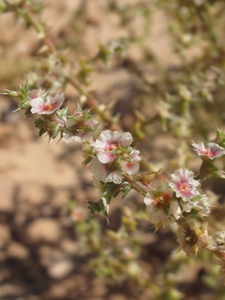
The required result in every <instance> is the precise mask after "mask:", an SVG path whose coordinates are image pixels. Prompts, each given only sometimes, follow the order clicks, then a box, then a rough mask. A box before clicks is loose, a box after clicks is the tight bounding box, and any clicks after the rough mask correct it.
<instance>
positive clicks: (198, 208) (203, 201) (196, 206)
mask: <svg viewBox="0 0 225 300" xmlns="http://www.w3.org/2000/svg"><path fill="white" fill-rule="evenodd" d="M180 204H181V207H182V210H183V211H185V212H188V213H190V212H191V211H192V210H193V212H195V214H198V216H200V217H206V216H208V215H209V214H210V208H209V206H210V205H209V199H208V197H207V196H206V195H197V196H195V197H193V198H192V199H191V200H189V201H186V202H181V203H180Z"/></svg>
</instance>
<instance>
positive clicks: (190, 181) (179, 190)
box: [169, 169, 200, 201]
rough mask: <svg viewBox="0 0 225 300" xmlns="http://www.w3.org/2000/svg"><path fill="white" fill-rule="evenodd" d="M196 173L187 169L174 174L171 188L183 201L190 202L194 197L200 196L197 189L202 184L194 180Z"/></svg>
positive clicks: (170, 183) (170, 184)
mask: <svg viewBox="0 0 225 300" xmlns="http://www.w3.org/2000/svg"><path fill="white" fill-rule="evenodd" d="M193 176H194V173H193V172H192V171H189V170H187V169H179V170H177V171H175V172H174V173H173V174H172V180H170V182H169V186H170V187H171V188H172V189H173V190H174V191H175V193H176V196H177V197H181V198H182V200H183V201H188V200H189V199H191V198H192V197H194V196H196V195H199V192H198V190H197V189H196V187H197V186H199V185H200V183H199V182H198V181H197V180H195V179H194V178H193Z"/></svg>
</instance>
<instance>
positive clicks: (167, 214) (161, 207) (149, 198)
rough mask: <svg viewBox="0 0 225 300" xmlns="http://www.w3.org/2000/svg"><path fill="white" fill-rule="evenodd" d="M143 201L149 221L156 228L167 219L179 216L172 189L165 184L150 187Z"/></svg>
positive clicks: (165, 222) (179, 212)
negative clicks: (155, 187)
mask: <svg viewBox="0 0 225 300" xmlns="http://www.w3.org/2000/svg"><path fill="white" fill-rule="evenodd" d="M144 203H145V204H146V206H147V210H148V213H149V216H150V221H151V222H152V223H153V224H155V227H156V229H158V228H159V227H160V226H163V227H164V226H166V225H167V224H168V223H169V221H172V220H174V219H175V220H177V219H179V218H180V216H181V208H180V206H179V203H178V201H175V200H173V197H172V190H171V189H170V188H169V186H168V185H167V184H162V185H161V186H159V187H158V188H157V189H152V190H151V192H150V193H149V194H147V195H146V197H145V198H144Z"/></svg>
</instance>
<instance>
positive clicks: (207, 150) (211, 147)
mask: <svg viewBox="0 0 225 300" xmlns="http://www.w3.org/2000/svg"><path fill="white" fill-rule="evenodd" d="M192 146H193V148H194V150H195V151H196V152H197V154H198V155H199V156H206V157H208V158H209V159H214V158H216V157H220V156H222V155H224V154H225V149H224V148H223V147H220V146H219V145H218V144H216V143H197V144H196V143H192Z"/></svg>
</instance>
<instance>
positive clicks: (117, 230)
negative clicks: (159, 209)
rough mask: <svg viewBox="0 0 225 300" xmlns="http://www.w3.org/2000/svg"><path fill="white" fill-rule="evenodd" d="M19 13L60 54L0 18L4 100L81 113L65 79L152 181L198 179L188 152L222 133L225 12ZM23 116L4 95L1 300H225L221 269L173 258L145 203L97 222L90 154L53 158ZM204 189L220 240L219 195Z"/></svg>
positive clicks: (79, 8) (110, 4)
mask: <svg viewBox="0 0 225 300" xmlns="http://www.w3.org/2000/svg"><path fill="white" fill-rule="evenodd" d="M3 2H4V1H2V3H0V4H1V5H3ZM20 2H21V3H22V4H23V5H24V6H23V5H22V6H20V8H21V7H26V8H28V10H29V11H30V12H31V14H32V15H33V16H34V18H35V19H37V20H41V22H43V23H45V24H46V28H47V32H48V33H49V36H50V37H51V39H52V41H53V42H54V44H55V47H56V48H57V49H58V54H57V55H55V56H54V54H51V55H47V54H46V52H45V50H46V49H45V48H44V47H45V46H44V45H43V44H42V41H41V40H40V39H39V38H38V35H37V33H36V32H35V30H34V28H33V27H32V26H31V25H30V24H29V22H28V21H27V22H26V20H25V18H24V15H23V10H22V9H20V10H18V9H17V10H16V9H15V10H14V8H13V9H8V11H7V12H4V13H1V15H0V66H1V67H0V89H1V91H3V89H12V90H18V89H19V86H20V85H24V84H25V82H26V80H27V79H28V81H29V82H31V85H33V86H34V88H38V87H42V88H46V89H48V88H53V90H55V91H61V90H62V89H63V90H64V92H65V95H66V101H67V102H66V103H69V105H70V108H71V110H72V109H74V108H76V106H77V103H78V100H79V99H80V92H79V91H78V90H77V89H75V88H74V86H72V85H70V84H65V82H63V83H62V81H63V80H61V77H62V73H66V72H67V73H69V74H70V76H74V78H77V79H78V82H79V84H80V86H82V87H84V88H85V89H86V90H88V91H89V92H91V93H92V95H93V97H94V98H95V99H96V101H97V103H98V104H99V105H101V106H102V107H103V109H105V111H107V109H109V111H110V112H111V114H112V116H114V118H115V119H114V120H115V121H114V122H115V124H117V125H119V126H120V128H121V129H122V130H123V131H130V132H131V133H132V134H133V135H134V137H135V142H136V145H137V147H138V149H140V150H141V154H142V155H143V157H144V162H145V165H147V166H148V167H149V168H150V169H154V170H159V169H160V168H163V170H164V171H165V172H166V173H167V172H168V174H171V172H172V171H173V170H174V169H176V168H178V167H179V166H180V167H182V166H184V165H186V166H189V167H190V168H192V169H193V170H194V171H196V170H197V169H198V168H199V166H200V164H201V161H200V159H198V158H196V157H195V156H194V155H193V153H192V154H191V152H190V149H189V148H188V146H187V145H190V143H191V142H192V141H195V142H198V141H199V140H203V141H205V140H207V139H210V138H212V137H213V136H215V131H216V127H217V126H218V127H220V129H223V126H224V119H225V112H224V97H223V95H224V66H225V61H224V57H225V56H224V49H225V46H224V38H223V36H224V34H223V32H224V27H225V19H224V15H225V14H224V12H225V5H224V3H223V1H204V0H201V1H200V0H199V1H197V0H196V1H181V0H180V1H178V0H176V1H175V0H173V1H168V2H170V3H165V2H167V1H153V0H152V1H144V0H143V1H141V0H123V1H122V3H120V1H110V0H95V1H90V0H89V1H88V0H81V1H79V0H65V1H53V0H44V1H38V0H33V1H9V3H11V4H15V5H17V4H16V3H20ZM105 45H107V46H105ZM104 47H105V48H104ZM102 49H103V50H104V51H106V50H107V51H108V52H107V51H106V53H107V55H109V56H110V55H111V53H113V55H112V57H110V58H109V59H108V57H103V56H101V55H103V54H104V53H105V52H104V51H103V50H102ZM115 49H116V50H115ZM99 53H100V54H99ZM97 54H99V55H100V57H99V56H97V57H96V55H97ZM107 55H106V56H107ZM104 58H105V59H104ZM106 58H107V59H106ZM106 60H107V61H106ZM67 62H69V63H68V64H67ZM52 66H53V67H54V68H53V67H52ZM60 76H61V77H60ZM79 80H80V81H79ZM106 108H107V109H106ZM16 109H17V102H16V101H15V99H13V98H10V97H6V96H4V95H0V122H1V123H0V187H1V200H0V299H1V300H11V299H14V300H16V299H17V300H77V299H82V300H126V299H129V300H131V299H132V300H147V299H153V300H154V299H165V300H167V299H171V300H172V299H187V300H194V299H196V300H197V299H200V300H201V299H202V300H203V299H204V300H207V299H210V300H213V299H215V300H218V299H221V300H222V299H225V289H224V287H222V286H221V285H220V284H219V283H218V281H217V277H216V276H217V275H216V274H217V273H218V267H217V265H216V263H217V261H216V260H215V259H214V258H213V257H211V256H210V254H207V253H203V254H200V256H199V258H198V259H196V258H187V257H186V256H185V255H184V254H183V253H181V252H179V253H177V250H178V244H177V242H176V236H175V228H173V227H169V226H168V228H164V229H160V230H159V231H158V232H157V233H154V228H152V225H151V223H150V220H149V219H148V216H147V214H146V212H145V207H144V206H143V199H142V198H141V197H140V196H139V195H138V194H137V193H134V192H131V193H130V194H129V195H128V197H126V198H125V199H124V200H123V201H121V200H120V199H114V200H113V202H112V204H111V206H110V211H109V224H108V223H107V220H106V219H105V218H104V217H103V216H101V215H97V214H96V215H94V216H93V217H91V218H90V217H89V211H88V208H87V206H88V201H98V200H99V195H98V192H97V190H96V188H95V187H94V186H93V184H92V174H91V172H90V170H89V167H86V168H85V169H84V167H83V166H82V165H81V162H82V160H83V158H82V151H81V145H80V144H78V143H76V142H72V143H70V144H66V143H65V142H63V141H60V142H59V143H57V141H53V142H52V143H51V144H48V138H46V137H41V138H39V137H38V132H37V129H35V128H34V126H33V124H32V119H31V118H26V119H25V118H23V117H22V118H21V116H22V113H20V112H14V113H13V111H14V110H16ZM107 126H108V127H109V124H106V123H105V124H103V128H104V127H105V128H108V127H107ZM222 163H223V162H222ZM206 187H207V189H208V190H210V191H209V193H211V194H210V195H211V196H210V197H211V198H210V199H211V201H212V203H213V204H215V205H217V208H216V207H214V208H213V215H214V217H215V218H216V220H217V222H218V224H220V225H217V227H216V228H217V229H219V228H221V226H224V225H223V223H224V183H223V181H222V180H219V181H217V182H214V181H213V180H212V181H208V182H207V183H206ZM213 222H214V219H213V217H212V219H211V221H210V224H213ZM209 261H210V263H209ZM158 289H160V290H161V292H160V293H159V291H158ZM156 294H157V296H156Z"/></svg>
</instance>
